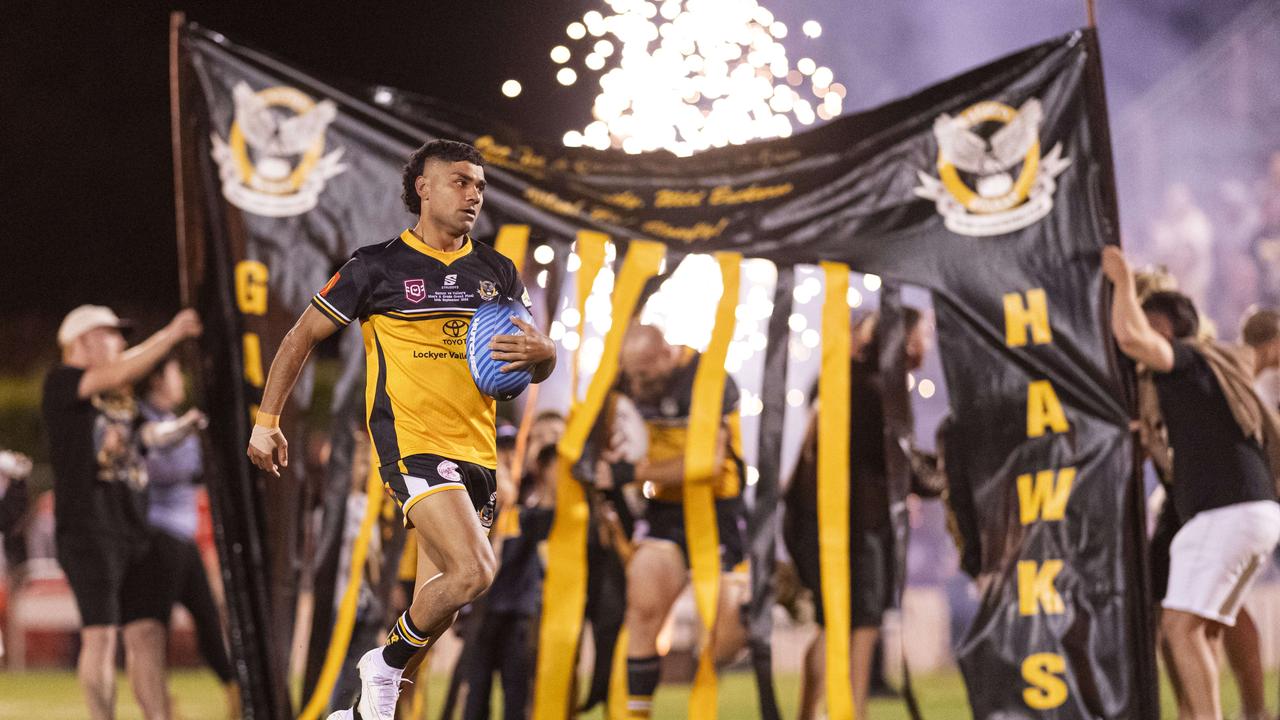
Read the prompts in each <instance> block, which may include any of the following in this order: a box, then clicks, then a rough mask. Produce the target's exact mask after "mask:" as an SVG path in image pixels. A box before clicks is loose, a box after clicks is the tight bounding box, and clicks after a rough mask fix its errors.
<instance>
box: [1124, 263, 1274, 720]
mask: <svg viewBox="0 0 1280 720" xmlns="http://www.w3.org/2000/svg"><path fill="white" fill-rule="evenodd" d="M1102 270H1103V272H1104V273H1105V274H1106V276H1107V277H1108V278H1109V279H1110V280H1111V282H1112V283H1114V284H1115V291H1116V292H1115V296H1114V303H1113V305H1112V312H1111V323H1112V332H1113V334H1114V336H1115V339H1116V342H1117V344H1119V346H1120V350H1121V351H1122V352H1124V354H1126V355H1128V356H1129V357H1130V358H1131V359H1133V360H1134V361H1136V362H1137V363H1139V370H1140V372H1150V373H1151V375H1152V379H1153V381H1154V386H1155V394H1156V397H1157V398H1158V400H1159V415H1160V419H1161V421H1162V423H1163V427H1164V432H1165V433H1166V434H1167V435H1166V438H1165V440H1166V442H1167V445H1168V450H1169V452H1168V455H1167V456H1168V457H1171V458H1172V467H1171V471H1172V472H1171V475H1172V481H1171V483H1170V486H1169V492H1170V499H1169V500H1170V502H1172V503H1173V505H1174V510H1175V512H1176V513H1177V519H1178V520H1179V521H1180V522H1181V523H1182V528H1181V529H1180V530H1178V532H1177V534H1176V535H1174V538H1173V542H1172V544H1171V545H1170V549H1169V581H1168V591H1167V593H1166V594H1165V598H1164V602H1163V603H1162V607H1163V611H1162V612H1161V618H1160V625H1161V629H1162V631H1163V632H1164V634H1165V637H1166V639H1167V642H1168V643H1169V645H1170V648H1171V653H1170V655H1171V657H1172V665H1173V667H1172V672H1173V673H1174V675H1175V676H1176V679H1177V682H1178V684H1179V686H1180V687H1181V688H1182V692H1181V693H1180V694H1179V713H1178V714H1179V717H1180V718H1183V719H1184V720H1185V719H1189V718H1195V719H1199V718H1209V719H1213V720H1220V718H1221V717H1222V709H1221V704H1220V702H1219V698H1218V665H1217V655H1216V653H1215V648H1214V642H1215V641H1216V639H1217V636H1218V635H1219V634H1220V633H1221V631H1222V629H1223V628H1224V627H1230V626H1233V625H1235V622H1236V615H1237V613H1239V612H1240V607H1241V605H1242V604H1243V602H1244V598H1245V595H1246V594H1247V593H1248V591H1249V588H1250V586H1251V585H1252V584H1253V582H1254V581H1255V580H1256V579H1257V577H1258V570H1259V569H1261V568H1262V567H1263V566H1264V564H1265V563H1266V561H1267V558H1268V556H1269V555H1270V553H1271V551H1272V549H1273V548H1275V546H1276V543H1277V542H1278V541H1280V504H1277V503H1276V492H1275V476H1274V474H1273V472H1272V468H1271V467H1270V465H1269V463H1268V460H1267V455H1266V453H1265V452H1264V450H1263V447H1262V446H1261V445H1260V443H1259V441H1258V440H1257V439H1256V438H1255V437H1254V436H1252V435H1251V434H1250V433H1247V432H1246V431H1245V430H1244V429H1243V428H1242V427H1241V424H1240V421H1239V420H1238V419H1237V417H1238V415H1237V412H1236V411H1237V410H1238V409H1239V408H1234V407H1233V406H1232V405H1231V404H1229V401H1228V396H1227V393H1226V392H1224V387H1223V382H1228V383H1230V378H1233V377H1240V378H1241V383H1242V384H1243V389H1242V388H1241V387H1240V386H1238V385H1235V386H1232V388H1231V389H1232V393H1231V396H1232V398H1233V401H1234V402H1236V403H1244V404H1246V405H1247V406H1248V407H1247V411H1248V413H1252V414H1254V415H1255V416H1258V417H1261V418H1262V419H1261V422H1262V423H1266V422H1274V420H1275V419H1274V417H1273V416H1268V415H1267V414H1268V413H1272V412H1273V411H1272V410H1271V409H1270V408H1267V407H1265V406H1264V405H1263V403H1262V401H1261V400H1259V399H1258V397H1257V395H1256V394H1254V393H1253V391H1252V389H1251V385H1250V383H1251V381H1252V368H1246V367H1244V366H1243V365H1240V366H1238V367H1230V366H1229V364H1228V363H1226V362H1224V361H1222V360H1221V357H1220V355H1219V353H1220V352H1221V349H1220V348H1218V347H1217V346H1210V345H1207V344H1203V343H1198V342H1197V341H1196V340H1195V338H1196V332H1197V330H1198V329H1199V316H1198V314H1197V312H1196V309H1195V306H1194V304H1193V303H1192V302H1191V300H1190V299H1189V298H1188V297H1187V296H1185V295H1182V294H1181V293H1177V292H1170V291H1164V292H1156V293H1152V294H1150V295H1148V296H1147V298H1146V299H1145V300H1144V301H1143V302H1142V304H1141V305H1139V303H1138V298H1137V294H1136V293H1135V291H1134V283H1133V274H1132V272H1131V271H1130V269H1129V265H1128V262H1127V261H1126V260H1125V257H1124V255H1123V254H1122V253H1121V252H1120V250H1119V248H1116V247H1107V248H1105V249H1104V250H1103V253H1102ZM1210 355H1212V356H1213V357H1214V360H1213V363H1214V364H1211V362H1210V360H1209V359H1207V358H1208V357H1209V356H1210ZM1220 373H1221V377H1223V378H1228V379H1227V380H1222V381H1220V380H1219V377H1220ZM1248 413H1246V414H1248Z"/></svg>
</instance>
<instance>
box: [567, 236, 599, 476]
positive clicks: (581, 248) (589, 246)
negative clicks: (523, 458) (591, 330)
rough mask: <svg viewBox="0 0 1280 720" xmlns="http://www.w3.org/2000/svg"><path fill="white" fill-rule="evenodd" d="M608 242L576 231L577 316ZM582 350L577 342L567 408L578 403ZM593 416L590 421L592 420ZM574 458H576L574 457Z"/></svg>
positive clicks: (584, 313) (583, 313)
mask: <svg viewBox="0 0 1280 720" xmlns="http://www.w3.org/2000/svg"><path fill="white" fill-rule="evenodd" d="M608 242H609V236H608V235H605V234H604V233H598V232H594V231H592V230H582V231H579V232H578V245H577V248H576V249H575V250H574V252H576V253H577V254H578V259H579V260H581V261H582V265H581V266H580V267H579V268H578V317H579V318H583V319H584V320H585V318H586V317H587V298H589V297H591V286H592V285H594V284H595V282H596V275H598V274H599V273H600V268H602V267H604V246H605V244H606V243H608ZM579 326H580V327H585V326H586V323H585V322H580V323H579ZM581 351H582V343H578V347H577V348H576V349H574V351H573V364H572V365H571V366H570V368H569V399H570V402H569V405H570V407H569V409H570V412H572V410H573V405H576V404H577V403H578V396H579V392H578V353H580V352H581ZM594 421H595V419H594V417H593V418H592V422H594ZM574 459H575V460H576V459H577V458H574Z"/></svg>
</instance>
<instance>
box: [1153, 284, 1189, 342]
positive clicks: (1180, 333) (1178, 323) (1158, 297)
mask: <svg viewBox="0 0 1280 720" xmlns="http://www.w3.org/2000/svg"><path fill="white" fill-rule="evenodd" d="M1142 309H1143V311H1144V312H1149V313H1155V314H1157V315H1164V316H1165V317H1167V318H1169V322H1170V324H1172V325H1173V336H1174V337H1175V338H1177V339H1178V340H1183V339H1186V338H1189V337H1195V335H1196V333H1198V332H1200V313H1198V312H1196V304H1195V303H1193V302H1192V301H1191V298H1189V297H1187V296H1186V295H1183V294H1182V293H1180V292H1175V291H1173V290H1161V291H1160V292H1153V293H1151V294H1150V295H1148V296H1147V298H1146V299H1145V300H1143V301H1142Z"/></svg>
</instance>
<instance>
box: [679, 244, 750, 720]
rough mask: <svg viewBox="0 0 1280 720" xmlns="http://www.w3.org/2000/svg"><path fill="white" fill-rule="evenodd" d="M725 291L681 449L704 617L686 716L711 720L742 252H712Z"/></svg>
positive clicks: (693, 566)
mask: <svg viewBox="0 0 1280 720" xmlns="http://www.w3.org/2000/svg"><path fill="white" fill-rule="evenodd" d="M715 257H716V262H718V263H719V264H720V277H721V279H722V280H723V284H724V291H723V292H722V293H721V295H720V303H719V304H718V305H717V306H716V320H715V326H714V327H713V329H712V331H711V341H710V343H708V345H707V350H706V352H704V353H702V358H701V359H700V360H699V361H698V370H697V373H696V374H695V375H694V378H693V399H692V402H691V403H690V406H689V430H688V435H687V437H688V443H687V444H686V445H685V452H684V526H685V533H686V536H687V537H688V540H689V565H690V574H691V575H692V576H693V596H694V599H695V601H696V602H697V605H698V616H699V617H700V618H701V619H702V633H701V635H702V652H701V654H700V656H699V658H698V672H697V675H695V676H694V681H693V690H692V692H691V693H690V694H689V717H690V718H691V719H692V720H713V719H714V718H715V717H716V689H717V688H716V666H715V647H714V645H715V642H714V636H713V632H714V629H715V626H716V608H717V606H718V605H719V602H720V552H719V548H720V533H719V529H718V528H717V527H716V504H715V490H714V489H713V481H714V479H715V477H716V475H717V474H718V473H720V472H723V463H721V464H719V465H717V463H716V458H715V456H716V445H717V444H718V443H719V442H720V428H721V425H722V424H723V422H722V418H723V416H724V407H723V406H724V383H725V377H726V375H727V372H726V371H725V368H724V360H725V355H727V354H728V352H729V342H730V341H731V340H733V328H734V322H735V320H736V318H735V316H734V311H735V310H736V309H737V307H738V275H739V270H740V268H741V266H742V255H740V254H738V253H729V252H722V253H716V256H715Z"/></svg>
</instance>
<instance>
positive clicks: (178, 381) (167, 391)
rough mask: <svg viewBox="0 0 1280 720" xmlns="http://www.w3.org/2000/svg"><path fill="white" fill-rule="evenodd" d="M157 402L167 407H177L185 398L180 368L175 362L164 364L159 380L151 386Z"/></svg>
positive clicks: (185, 388) (185, 389) (184, 385)
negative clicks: (157, 399)
mask: <svg viewBox="0 0 1280 720" xmlns="http://www.w3.org/2000/svg"><path fill="white" fill-rule="evenodd" d="M152 389H153V391H154V392H155V393H156V394H157V396H158V398H159V400H160V401H161V402H163V403H165V404H166V405H168V406H169V407H177V406H178V405H181V404H182V401H183V400H185V399H186V398H187V386H186V383H185V382H184V381H183V378H182V366H181V365H179V364H178V361H177V360H170V361H169V362H167V363H165V365H164V370H163V371H162V372H161V373H160V377H159V379H157V380H156V381H155V385H153V386H152Z"/></svg>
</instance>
